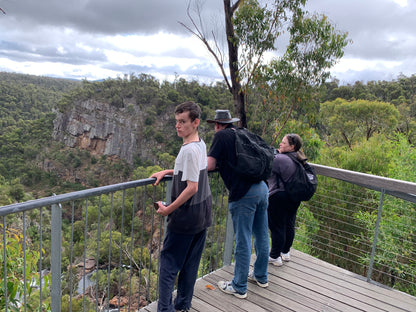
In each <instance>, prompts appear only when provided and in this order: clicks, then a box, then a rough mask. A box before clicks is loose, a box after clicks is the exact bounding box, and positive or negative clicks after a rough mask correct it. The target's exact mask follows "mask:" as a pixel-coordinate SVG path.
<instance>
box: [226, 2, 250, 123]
mask: <svg viewBox="0 0 416 312" xmlns="http://www.w3.org/2000/svg"><path fill="white" fill-rule="evenodd" d="M240 3H241V0H239V1H237V2H236V3H235V4H234V5H233V6H231V1H230V0H224V13H225V14H224V15H225V32H226V35H227V45H228V65H229V68H230V80H231V90H230V92H231V93H232V95H233V100H234V111H235V113H236V114H237V116H238V118H240V122H239V126H240V127H244V128H246V127H247V116H246V109H245V97H244V91H243V89H242V87H241V83H240V82H239V74H238V71H239V68H238V47H239V45H238V42H237V40H236V38H235V33H234V25H233V22H232V18H233V15H234V12H235V11H236V10H237V8H238V6H239V5H240Z"/></svg>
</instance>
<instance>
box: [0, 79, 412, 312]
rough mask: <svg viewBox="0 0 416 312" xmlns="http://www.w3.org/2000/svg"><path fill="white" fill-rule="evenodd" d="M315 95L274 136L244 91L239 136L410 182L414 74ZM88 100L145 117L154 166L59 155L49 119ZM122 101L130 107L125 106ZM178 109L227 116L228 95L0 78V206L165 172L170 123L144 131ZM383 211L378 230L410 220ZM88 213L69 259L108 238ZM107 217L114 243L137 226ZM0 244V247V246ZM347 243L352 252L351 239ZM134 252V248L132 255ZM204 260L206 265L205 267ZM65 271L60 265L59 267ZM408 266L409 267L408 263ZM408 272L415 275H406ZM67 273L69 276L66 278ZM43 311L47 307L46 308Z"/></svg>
mask: <svg viewBox="0 0 416 312" xmlns="http://www.w3.org/2000/svg"><path fill="white" fill-rule="evenodd" d="M315 95H316V99H315V101H316V102H313V103H307V104H308V105H306V104H305V106H304V107H303V106H302V103H301V104H300V106H301V107H298V109H297V110H295V111H293V112H292V113H291V114H290V116H291V118H290V119H289V120H288V121H287V122H286V123H285V127H284V131H282V132H281V133H277V134H276V129H277V126H276V122H278V120H275V123H273V122H269V123H268V124H264V120H265V119H264V118H265V114H267V112H265V111H262V109H263V108H264V106H263V103H258V100H256V97H255V92H253V93H251V94H250V95H249V97H248V99H249V100H248V105H249V106H248V118H249V119H248V127H249V128H250V129H251V130H253V131H255V132H257V133H259V134H261V135H263V136H264V138H265V139H266V141H268V142H272V140H273V138H274V136H275V138H274V139H276V141H277V143H278V142H279V141H280V140H281V138H282V137H283V136H284V134H285V133H289V132H296V133H299V134H300V135H301V137H302V138H303V140H304V151H305V153H306V155H307V156H308V157H309V159H310V160H311V161H313V162H316V163H319V164H323V165H328V166H333V167H338V168H344V169H348V170H353V171H359V172H365V173H371V174H375V175H380V176H385V177H389V178H395V179H403V180H407V181H413V182H415V181H416V150H415V144H416V76H415V75H412V76H411V77H404V76H400V77H399V78H398V79H397V80H395V81H391V82H386V81H377V82H376V81H371V82H368V83H367V84H364V83H362V82H356V83H355V84H353V85H345V86H340V85H339V83H338V81H336V80H335V81H331V82H329V83H326V84H325V85H323V86H321V87H320V88H317V89H316V90H315ZM92 98H94V99H97V100H99V101H105V102H108V103H110V104H111V105H114V106H122V105H127V109H129V105H130V109H131V111H133V108H134V107H133V106H134V105H139V106H141V107H143V108H145V109H144V111H145V112H146V121H145V127H146V134H147V138H148V139H149V141H150V142H153V143H154V144H160V143H164V144H165V145H166V151H165V153H162V154H160V155H158V165H159V166H160V167H158V166H154V164H151V163H149V162H148V161H146V160H145V159H140V158H138V157H137V158H136V159H135V164H134V166H131V165H128V164H127V163H125V162H124V161H123V160H117V159H112V158H109V157H106V156H99V155H98V156H97V155H90V154H89V153H88V152H87V151H85V150H81V149H79V148H72V149H69V148H67V147H64V146H62V144H60V143H58V142H53V141H52V139H51V138H52V136H51V133H52V129H53V123H52V122H53V119H54V116H55V115H54V111H55V110H61V111H63V110H65V109H68V107H71V105H72V104H73V103H74V101H79V100H88V99H92ZM126 99H129V101H126ZM132 99H134V101H133V102H132V101H131V100H132ZM186 100H193V101H196V102H198V103H200V104H201V106H202V110H203V115H202V119H203V120H206V119H207V118H211V117H213V116H214V114H215V109H218V108H227V109H230V110H231V111H232V110H233V105H232V98H231V95H230V94H229V92H228V89H227V88H226V86H225V85H224V84H222V83H213V84H212V85H204V84H200V83H198V82H196V81H190V82H189V81H185V80H184V79H177V80H175V81H174V82H172V83H170V82H166V81H165V82H160V81H158V80H156V79H155V78H153V77H151V76H149V75H138V76H136V75H130V76H126V77H124V78H123V79H121V78H119V79H107V80H104V81H99V82H89V81H82V82H74V81H67V80H59V79H51V78H40V77H35V76H27V75H16V74H6V73H0V116H1V118H0V205H7V204H11V203H14V202H21V201H25V200H28V199H32V198H34V197H37V196H44V195H51V194H52V193H53V192H56V193H59V192H60V193H62V192H65V191H70V190H78V189H82V188H85V187H96V186H99V185H104V184H110V183H114V182H119V181H126V180H131V179H141V178H147V177H148V176H150V174H151V173H152V172H154V171H156V170H159V169H160V168H161V167H163V168H167V167H172V166H173V161H174V159H175V156H176V153H177V152H178V149H179V147H180V140H179V139H178V138H177V137H176V134H175V132H174V131H173V129H174V119H173V116H172V119H171V121H169V122H168V123H167V124H166V127H165V129H163V130H161V131H155V130H154V127H153V125H154V123H155V121H156V120H157V119H158V118H159V116H160V115H162V114H164V113H165V112H166V111H172V110H173V108H174V107H175V106H176V105H177V104H179V103H181V102H183V101H186ZM311 101H312V99H311ZM126 103H129V104H126ZM275 106H276V107H274V110H276V111H279V109H284V107H281V108H280V107H279V101H276V103H275ZM269 114H270V112H269ZM268 117H271V118H268V119H267V120H273V118H274V117H273V116H268ZM200 132H201V135H202V136H203V138H204V140H205V141H206V142H207V145H208V146H209V143H210V142H211V141H212V137H213V134H214V132H213V129H212V127H211V126H210V125H208V124H207V123H205V122H202V123H201V126H200ZM153 143H152V144H153ZM48 160H53V162H54V166H61V167H62V168H64V169H65V170H66V171H67V172H69V173H68V175H67V176H58V175H57V174H56V170H46V169H45V167H46V164H47V162H48ZM81 173H82V174H83V175H84V179H83V183H82V184H81V183H80V182H79V181H77V179H75V178H74V176H75V175H79V174H81ZM332 187H341V188H344V189H343V190H342V192H343V193H345V192H347V193H348V192H355V191H354V190H348V189H345V186H342V185H341V186H336V185H332ZM213 192H214V190H213ZM368 192H371V191H368ZM112 200H114V201H115V202H116V205H118V206H119V205H120V203H119V202H120V200H121V199H120V198H114V199H112ZM131 201H132V197H131V196H129V197H128V198H127V202H126V207H132V206H133V205H132V202H131ZM386 205H387V207H388V208H387V210H388V217H387V218H386V219H385V220H384V222H386V223H388V222H389V218H391V219H397V218H404V217H405V214H407V213H410V212H411V211H412V210H411V209H410V207H409V209H404V208H402V207H398V205H396V203H395V202H394V200H389V201H388V202H387V203H386ZM98 207H99V205H98V203H97V202H94V201H92V202H91V203H89V210H88V217H87V218H86V216H85V211H84V212H82V211H83V210H82V209H81V208H79V211H78V215H77V217H76V220H75V223H74V237H73V252H74V257H75V258H77V259H80V257H82V256H83V253H84V247H86V248H87V250H95V249H94V248H95V244H96V243H95V240H94V238H95V237H96V236H97V235H98V232H99V233H101V234H100V235H101V239H102V240H103V242H105V241H106V240H108V235H109V233H108V229H106V228H105V225H106V220H108V218H109V213H110V207H111V204H110V199H109V198H102V202H101V206H100V207H101V208H100V209H101V210H100V211H99V210H98V209H99V208H98ZM127 213H131V211H127ZM302 213H303V214H305V215H306V216H305V217H306V218H308V219H310V220H312V221H313V222H311V223H310V224H309V225H308V226H306V225H300V227H299V229H300V231H303V232H305V233H308V235H313V233H317V232H318V231H319V222H320V221H319V220H318V219H316V218H314V214H313V210H304V211H303V212H302ZM351 213H352V214H355V215H357V216H359V218H360V220H361V221H360V222H361V225H362V226H364V227H369V228H370V227H371V226H372V222H373V219H374V216H373V215H369V214H368V212H366V211H352V212H351ZM98 216H100V218H102V228H94V222H95V220H97V218H98ZM63 217H64V219H65V222H64V228H63V233H65V237H64V242H63V247H64V250H63V258H64V259H65V261H69V252H70V250H69V241H70V237H69V236H68V235H69V234H68V233H70V230H69V227H70V222H69V221H70V216H69V215H64V216H63ZM113 217H114V218H115V219H114V228H113V229H112V230H113V232H112V235H114V236H113V239H115V240H118V239H120V237H121V235H126V234H128V233H127V232H126V231H127V229H129V228H131V227H132V225H133V227H138V226H139V225H138V224H134V222H137V220H135V219H134V218H132V219H129V220H127V221H125V223H123V229H124V230H123V229H122V228H120V226H121V219H120V218H121V216H120V215H118V213H117V212H115V214H114V216H113ZM44 218H46V219H47V218H49V216H48V214H45V216H44ZM85 222H87V223H88V226H90V227H91V229H92V230H91V233H90V237H91V240H90V238H85V237H84V234H83V229H84V225H85ZM8 224H10V225H11V226H12V227H14V228H9V229H7V235H8V236H9V235H11V234H10V233H14V232H13V231H17V233H19V231H20V230H21V229H20V225H21V224H20V222H17V221H16V222H8ZM37 226H38V224H37V222H36V218H33V219H32V220H31V222H30V224H29V225H28V226H27V235H29V236H30V238H31V243H32V244H33V246H36V244H38V242H37V240H38V239H39V236H38V235H39V233H37ZM45 231H47V229H45ZM123 231H124V232H123ZM19 235H20V234H17V236H13V237H14V238H13V237H11V239H15V240H16V244H22V242H21V239H20V237H19ZM328 235H330V233H328ZM357 236H359V237H361V239H364V240H367V239H369V237H367V236H365V235H364V233H357ZM383 237H384V239H383V240H382V241H381V244H382V245H383V244H386V242H387V241H389V240H391V239H392V237H390V236H389V234H388V233H383ZM43 239H44V240H45V239H47V238H46V237H44V238H43ZM144 239H145V241H148V240H149V239H150V238H149V237H145V238H144ZM396 239H399V238H396ZM84 240H85V241H84ZM407 240H410V242H412V240H413V246H414V240H415V238H414V237H412V238H407ZM129 243H130V239H126V240H125V241H123V242H122V244H126V246H127V245H128V244H129ZM1 244H2V243H1V242H0V246H1ZM357 244H360V241H359V239H358V240H357ZM395 245H396V246H397V248H402V251H399V252H401V253H405V252H406V248H407V247H406V245H403V244H401V243H400V241H397V242H396V243H395ZM16 246H17V245H16ZM389 246H390V245H389ZM136 247H137V248H141V247H142V246H136ZM28 248H29V250H30V248H31V247H30V246H28ZM209 248H212V250H215V249H216V248H217V246H216V243H215V242H213V243H212V246H211V245H210V246H209ZM386 248H387V247H386ZM308 249H310V247H305V251H310V250H308ZM10 252H11V253H16V256H15V257H16V263H9V264H10V265H11V266H13V265H15V264H16V265H17V262H18V259H20V258H19V257H21V255H19V254H18V249H10ZM138 252H139V251H138V250H133V257H135V255H136V254H137V253H138ZM49 253H50V251H49V250H45V255H46V258H45V262H44V264H43V265H44V267H46V266H47V265H48V264H47V262H48V261H47V260H48V255H49ZM112 253H113V255H114V257H121V258H122V260H123V261H126V262H128V261H129V260H130V259H129V258H128V256H127V255H126V254H120V249H118V248H114V250H112ZM99 254H100V258H99V259H96V260H97V263H99V264H105V263H106V262H107V261H108V258H107V257H108V256H107V254H106V253H104V252H100V253H99ZM213 254H215V252H214V253H213ZM87 256H89V255H87ZM146 257H150V251H147V256H146ZM146 257H145V258H146ZM380 257H381V258H380V259H378V261H380V262H384V263H386V264H392V263H394V261H395V259H391V258H389V255H387V254H385V255H381V256H380ZM383 257H384V258H383ZM38 258H39V254H36V252H33V253H31V258H30V262H29V263H28V265H32V266H33V264H34V263H35V262H36V259H38ZM356 260H357V262H360V261H364V260H363V259H360V258H359V256H357V259H356ZM206 261H207V262H209V261H213V260H212V259H206ZM68 264H69V263H65V265H68ZM207 265H208V264H207ZM409 267H411V265H410V264H409ZM8 269H9V268H8ZM352 269H353V268H352ZM406 269H409V268H406ZM397 270H398V271H400V270H402V268H397ZM411 270H413V271H416V270H415V269H414V268H411ZM29 271H30V272H34V271H36V268H33V267H32V268H31V269H29ZM1 272H2V271H1ZM19 272H20V271H17V270H16V272H15V274H16V279H17V280H19V278H20V277H19V274H21V273H19ZM67 274H69V275H70V274H72V273H71V272H67ZM413 274H415V272H413ZM0 277H1V276H0ZM94 278H95V279H97V280H98V281H99V283H100V280H101V279H102V278H103V277H100V276H99V275H98V276H95V277H94ZM0 279H1V278H0ZM13 285H14V286H13V287H14V288H12V286H10V287H11V288H10V292H11V293H13V292H15V291H17V290H16V289H17V288H19V287H22V286H21V285H20V284H19V283H14V284H13ZM393 286H394V285H393ZM414 291H415V290H413V292H414ZM67 293H68V290H66V291H65V292H64V295H65V296H67ZM0 297H1V295H0ZM1 302H2V301H0V310H1ZM45 304H46V305H47V304H48V301H47V300H46V301H45ZM77 304H79V303H78V302H74V305H77Z"/></svg>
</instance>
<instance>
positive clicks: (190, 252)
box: [157, 229, 207, 312]
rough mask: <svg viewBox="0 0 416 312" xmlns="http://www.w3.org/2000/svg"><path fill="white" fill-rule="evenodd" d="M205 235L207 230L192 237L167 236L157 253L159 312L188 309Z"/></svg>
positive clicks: (175, 234) (183, 235) (168, 234)
mask: <svg viewBox="0 0 416 312" xmlns="http://www.w3.org/2000/svg"><path fill="white" fill-rule="evenodd" d="M206 234H207V231H206V229H205V230H203V231H201V232H199V233H197V234H192V235H189V234H179V233H174V232H171V231H168V232H167V234H166V237H165V240H164V241H163V249H162V251H161V253H160V267H159V301H158V305H157V311H158V312H162V311H166V312H174V311H175V310H185V309H190V308H191V301H192V296H193V293H194V285H195V281H196V277H197V275H198V268H199V262H200V260H201V255H202V251H203V250H204V245H205V237H206ZM178 272H179V276H178V288H177V295H176V299H175V303H174V305H173V304H172V292H173V288H174V285H175V279H176V276H177V275H178Z"/></svg>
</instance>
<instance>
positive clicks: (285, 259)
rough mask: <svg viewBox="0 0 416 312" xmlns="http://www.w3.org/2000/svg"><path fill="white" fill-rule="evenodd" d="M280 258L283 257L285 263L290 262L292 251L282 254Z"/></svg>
mask: <svg viewBox="0 0 416 312" xmlns="http://www.w3.org/2000/svg"><path fill="white" fill-rule="evenodd" d="M280 256H281V257H282V260H283V261H286V262H288V261H290V251H288V252H287V253H283V252H282V253H281V254H280Z"/></svg>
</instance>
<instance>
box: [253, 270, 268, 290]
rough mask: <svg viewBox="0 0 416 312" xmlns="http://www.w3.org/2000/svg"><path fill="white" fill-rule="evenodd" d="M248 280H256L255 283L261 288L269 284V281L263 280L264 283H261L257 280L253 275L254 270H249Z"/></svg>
mask: <svg viewBox="0 0 416 312" xmlns="http://www.w3.org/2000/svg"><path fill="white" fill-rule="evenodd" d="M248 280H249V281H252V282H256V283H257V285H259V286H260V287H263V288H266V287H268V286H269V283H268V282H265V283H261V282H259V281H258V280H257V279H256V277H255V276H254V271H250V272H248Z"/></svg>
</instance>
